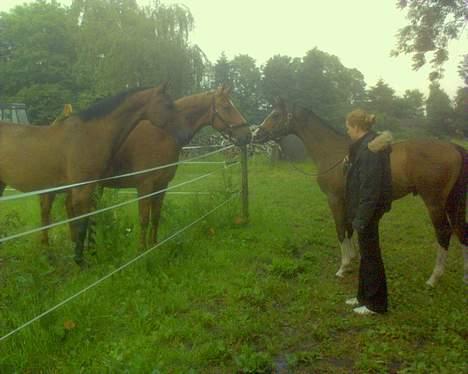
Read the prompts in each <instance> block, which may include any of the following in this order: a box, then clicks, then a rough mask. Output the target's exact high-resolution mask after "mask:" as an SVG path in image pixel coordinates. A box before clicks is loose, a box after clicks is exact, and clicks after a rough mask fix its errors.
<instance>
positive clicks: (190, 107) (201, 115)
mask: <svg viewBox="0 0 468 374" xmlns="http://www.w3.org/2000/svg"><path fill="white" fill-rule="evenodd" d="M213 94H214V93H208V94H207V93H202V94H197V95H191V96H185V97H182V98H180V99H179V100H176V101H175V105H176V107H177V109H178V110H180V111H181V112H182V115H183V116H184V117H185V118H186V121H185V123H184V124H182V123H181V124H178V126H177V125H176V126H171V128H172V129H174V131H172V132H173V135H174V136H175V137H176V139H177V138H180V137H181V135H184V136H183V138H184V140H185V144H187V143H189V142H190V140H192V138H193V137H194V135H195V134H196V133H197V132H198V131H200V129H202V128H203V127H204V126H206V125H207V124H208V123H209V121H210V109H211V104H212V100H213ZM169 131H171V129H169Z"/></svg>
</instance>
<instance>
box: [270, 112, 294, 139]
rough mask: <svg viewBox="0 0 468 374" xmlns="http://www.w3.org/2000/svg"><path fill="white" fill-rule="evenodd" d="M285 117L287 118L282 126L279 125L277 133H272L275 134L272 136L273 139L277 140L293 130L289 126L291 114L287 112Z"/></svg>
mask: <svg viewBox="0 0 468 374" xmlns="http://www.w3.org/2000/svg"><path fill="white" fill-rule="evenodd" d="M286 118H287V121H286V123H285V124H284V125H283V126H281V127H280V131H279V132H278V133H277V134H274V135H275V136H274V137H273V136H272V140H273V141H275V142H278V141H279V140H280V139H281V138H282V137H283V136H286V135H287V134H290V133H292V132H293V129H292V126H291V120H292V118H293V114H292V113H290V112H288V114H287V116H286ZM272 135H273V134H272Z"/></svg>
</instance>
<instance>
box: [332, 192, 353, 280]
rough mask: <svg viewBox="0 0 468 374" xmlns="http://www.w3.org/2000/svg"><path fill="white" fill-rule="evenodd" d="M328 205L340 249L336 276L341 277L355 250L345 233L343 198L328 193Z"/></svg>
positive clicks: (346, 270) (348, 268)
mask: <svg viewBox="0 0 468 374" xmlns="http://www.w3.org/2000/svg"><path fill="white" fill-rule="evenodd" d="M328 206H329V207H330V210H331V212H332V216H333V220H334V221H335V229H336V235H337V237H338V241H339V243H340V249H341V265H340V268H339V269H338V271H337V272H336V274H335V275H336V276H337V277H340V278H343V277H344V275H345V274H346V273H349V272H350V271H351V262H352V260H353V259H354V258H355V257H356V251H355V248H354V245H353V242H352V240H351V236H350V235H346V229H345V228H346V225H345V206H344V200H343V199H342V198H339V197H337V196H336V195H331V194H330V195H328Z"/></svg>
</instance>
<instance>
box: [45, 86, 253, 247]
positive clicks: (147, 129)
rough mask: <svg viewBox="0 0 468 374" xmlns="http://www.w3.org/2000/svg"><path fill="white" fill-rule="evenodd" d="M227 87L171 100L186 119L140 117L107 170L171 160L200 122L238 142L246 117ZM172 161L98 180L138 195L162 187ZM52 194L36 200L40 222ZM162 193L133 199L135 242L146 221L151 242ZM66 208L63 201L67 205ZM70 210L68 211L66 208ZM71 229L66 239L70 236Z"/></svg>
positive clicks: (246, 137) (245, 132)
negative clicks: (160, 123)
mask: <svg viewBox="0 0 468 374" xmlns="http://www.w3.org/2000/svg"><path fill="white" fill-rule="evenodd" d="M229 94H230V89H227V88H226V87H224V86H222V87H219V88H218V89H217V90H216V91H210V92H206V93H201V94H197V95H192V96H187V97H183V98H181V99H179V100H177V101H176V102H175V106H176V108H177V110H178V111H179V112H180V113H181V114H182V115H183V116H184V118H186V121H178V122H174V123H171V124H170V125H168V126H166V127H164V128H161V127H155V126H152V125H151V123H150V122H149V121H142V122H141V123H140V124H139V125H138V126H137V127H136V128H135V130H133V131H132V133H131V134H130V136H129V137H128V138H127V140H126V141H125V143H124V144H123V145H122V147H121V148H120V150H119V151H118V152H117V154H116V156H115V157H114V159H113V161H112V163H111V167H110V169H109V173H108V175H121V174H124V173H128V172H132V171H137V170H145V169H150V168H154V167H156V166H160V165H165V164H171V163H174V162H176V161H177V160H178V159H179V155H180V152H181V149H182V147H183V146H184V145H186V144H188V143H189V142H190V140H191V139H192V138H193V136H194V135H195V134H196V133H197V131H199V130H200V129H201V128H202V127H203V126H204V125H207V124H210V125H211V126H212V127H213V128H215V129H217V130H218V131H220V132H221V134H223V135H225V136H227V137H229V138H233V140H234V141H235V142H236V143H238V144H246V143H248V142H249V141H250V137H251V133H250V130H249V128H248V127H247V123H246V120H245V119H244V117H243V116H242V114H241V113H240V112H239V111H238V110H237V109H236V107H235V106H234V104H233V103H232V102H231V100H230V98H229ZM176 169H177V166H171V167H167V168H163V169H159V170H156V171H152V172H149V173H144V174H140V175H135V176H131V177H125V178H119V179H112V180H109V181H105V182H104V183H102V186H104V187H110V188H136V189H137V192H138V195H139V196H144V195H147V194H151V193H152V192H156V191H159V190H162V189H165V188H166V187H167V185H168V184H169V182H170V181H171V180H172V179H173V177H174V175H175V172H176ZM53 199H54V195H53V194H49V195H46V196H44V197H43V198H42V199H41V213H42V223H43V225H47V224H49V223H50V210H51V205H52V202H53ZM163 199H164V192H161V193H159V194H156V195H153V196H151V197H150V198H146V199H142V200H139V216H140V226H141V235H140V242H141V245H142V247H143V248H146V244H147V236H148V234H147V233H148V225H149V222H151V229H152V230H151V232H152V235H151V240H150V243H156V242H157V232H158V225H159V218H160V215H161V206H162V203H163ZM67 201H68V199H67ZM66 205H67V207H68V208H67V210H68V211H69V204H67V203H66ZM69 214H70V213H69ZM75 235H76V234H74V233H73V232H72V238H73V237H74V236H75ZM42 241H43V243H45V244H47V243H48V235H47V231H46V230H44V231H43V238H42Z"/></svg>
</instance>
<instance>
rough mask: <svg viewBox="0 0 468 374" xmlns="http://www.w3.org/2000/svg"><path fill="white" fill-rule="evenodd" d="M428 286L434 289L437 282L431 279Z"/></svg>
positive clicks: (427, 283)
mask: <svg viewBox="0 0 468 374" xmlns="http://www.w3.org/2000/svg"><path fill="white" fill-rule="evenodd" d="M426 285H427V286H429V287H431V288H434V287H435V282H434V281H433V280H432V279H429V280H427V281H426Z"/></svg>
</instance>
